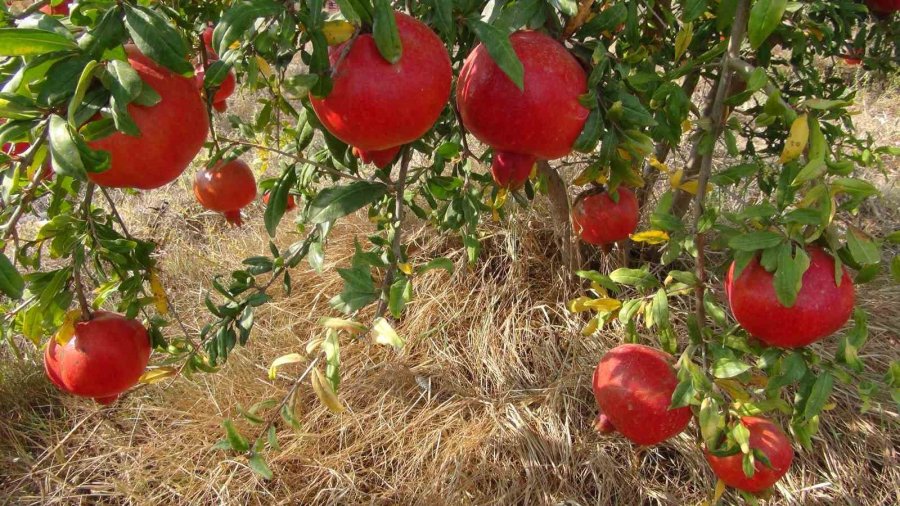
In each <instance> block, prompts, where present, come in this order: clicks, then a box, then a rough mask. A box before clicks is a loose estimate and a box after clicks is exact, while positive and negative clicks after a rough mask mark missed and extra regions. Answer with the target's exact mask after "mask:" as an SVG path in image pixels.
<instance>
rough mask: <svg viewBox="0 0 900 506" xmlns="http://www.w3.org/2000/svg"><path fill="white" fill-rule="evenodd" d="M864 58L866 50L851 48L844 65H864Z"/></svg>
mask: <svg viewBox="0 0 900 506" xmlns="http://www.w3.org/2000/svg"><path fill="white" fill-rule="evenodd" d="M863 56H865V50H863V48H861V47H854V48H851V49H850V50H849V51H848V52H847V54H846V55H845V56H844V63H846V64H847V65H859V64H860V63H862V58H863Z"/></svg>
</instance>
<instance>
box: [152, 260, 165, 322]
mask: <svg viewBox="0 0 900 506" xmlns="http://www.w3.org/2000/svg"><path fill="white" fill-rule="evenodd" d="M150 293H152V294H153V305H154V306H156V312H157V313H159V314H160V315H161V316H166V315H168V314H169V299H168V298H167V297H166V291H165V290H163V286H162V282H161V281H160V280H159V274H158V273H157V272H156V269H152V270H151V271H150Z"/></svg>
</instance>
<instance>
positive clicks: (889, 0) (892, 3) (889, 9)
mask: <svg viewBox="0 0 900 506" xmlns="http://www.w3.org/2000/svg"><path fill="white" fill-rule="evenodd" d="M866 5H867V6H868V7H869V10H870V11H872V12H875V13H877V14H886V15H889V14H893V13H894V12H897V11H900V0H866Z"/></svg>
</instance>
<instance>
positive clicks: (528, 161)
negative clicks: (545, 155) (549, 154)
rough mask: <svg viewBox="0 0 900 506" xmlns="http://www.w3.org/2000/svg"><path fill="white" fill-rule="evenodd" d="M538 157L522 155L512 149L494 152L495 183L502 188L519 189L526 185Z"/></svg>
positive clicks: (492, 163)
mask: <svg viewBox="0 0 900 506" xmlns="http://www.w3.org/2000/svg"><path fill="white" fill-rule="evenodd" d="M535 162H537V159H536V158H535V157H534V156H532V155H522V154H519V153H512V152H510V151H499V152H496V153H494V159H493V160H492V161H491V175H492V176H493V177H494V183H496V184H497V186H499V187H501V188H508V189H510V190H518V189H519V188H521V187H523V186H525V181H528V177H529V176H531V170H532V169H533V168H534V164H535Z"/></svg>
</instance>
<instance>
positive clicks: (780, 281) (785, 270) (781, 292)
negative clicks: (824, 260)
mask: <svg viewBox="0 0 900 506" xmlns="http://www.w3.org/2000/svg"><path fill="white" fill-rule="evenodd" d="M792 250H793V251H792ZM808 268H809V255H807V254H806V251H805V250H804V249H803V248H796V250H794V247H793V245H792V244H791V243H784V244H782V245H781V247H780V248H779V250H778V267H777V268H776V270H775V279H774V281H773V282H774V284H775V295H776V296H777V298H778V302H780V303H781V305H783V306H784V307H793V306H794V304H795V303H796V302H797V295H798V294H799V293H800V289H801V288H802V287H803V273H805V272H806V269H808Z"/></svg>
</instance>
